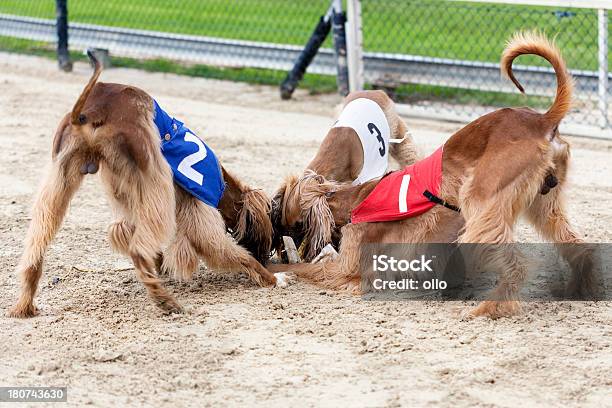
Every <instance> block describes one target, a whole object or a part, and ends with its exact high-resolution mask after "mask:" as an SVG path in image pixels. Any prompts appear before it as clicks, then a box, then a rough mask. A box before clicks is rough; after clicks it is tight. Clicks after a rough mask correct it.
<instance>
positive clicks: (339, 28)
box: [332, 0, 349, 96]
mask: <svg viewBox="0 0 612 408" xmlns="http://www.w3.org/2000/svg"><path fill="white" fill-rule="evenodd" d="M332 8H333V14H332V33H333V35H334V49H335V51H336V68H337V74H336V83H337V84H338V93H340V95H342V96H346V95H348V93H349V78H348V66H347V59H346V32H345V30H344V25H345V23H346V14H344V12H343V11H342V0H332Z"/></svg>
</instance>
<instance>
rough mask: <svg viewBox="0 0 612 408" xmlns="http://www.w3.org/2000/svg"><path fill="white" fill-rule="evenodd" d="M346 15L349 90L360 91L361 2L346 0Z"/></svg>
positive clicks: (361, 84)
mask: <svg viewBox="0 0 612 408" xmlns="http://www.w3.org/2000/svg"><path fill="white" fill-rule="evenodd" d="M346 8H347V13H348V24H347V25H348V28H347V34H348V38H347V40H348V41H347V48H348V70H349V89H350V91H351V92H355V91H361V90H363V87H364V82H365V81H364V68H363V31H362V25H361V0H347V4H346Z"/></svg>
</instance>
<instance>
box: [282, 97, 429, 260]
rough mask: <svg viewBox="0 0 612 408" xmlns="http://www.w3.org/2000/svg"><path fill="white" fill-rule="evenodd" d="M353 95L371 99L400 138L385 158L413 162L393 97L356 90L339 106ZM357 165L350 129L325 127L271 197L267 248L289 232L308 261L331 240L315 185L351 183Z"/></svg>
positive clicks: (359, 158)
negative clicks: (302, 163) (314, 147)
mask: <svg viewBox="0 0 612 408" xmlns="http://www.w3.org/2000/svg"><path fill="white" fill-rule="evenodd" d="M359 98H367V99H370V100H373V101H374V102H376V103H377V104H378V105H379V106H380V107H381V109H382V110H383V112H384V114H385V116H386V118H387V122H388V123H389V127H390V130H391V138H393V139H404V140H403V141H402V142H401V143H391V144H390V146H389V154H390V155H391V157H393V158H394V159H395V160H396V161H397V162H398V163H399V164H400V166H402V167H405V166H408V165H410V164H412V163H414V162H415V161H416V160H417V158H418V152H417V150H416V147H415V145H414V143H413V141H412V138H411V136H410V134H409V133H408V131H407V127H406V124H405V123H404V121H403V120H402V119H401V118H400V117H399V115H398V114H397V112H396V111H395V105H394V103H393V101H392V100H391V99H390V98H389V97H388V96H387V95H386V94H385V93H384V92H383V91H361V92H353V93H351V94H350V95H348V96H347V97H346V98H345V100H344V102H343V106H346V105H347V104H348V103H350V102H352V101H353V100H355V99H359ZM339 152H341V153H340V154H339ZM362 166H363V148H362V146H361V142H360V141H359V138H358V136H357V134H356V133H355V131H354V130H353V129H351V128H345V127H340V128H331V129H330V130H329V132H328V133H327V136H326V137H325V139H324V140H323V142H322V143H321V146H320V147H319V150H318V151H317V154H316V156H315V157H314V158H313V159H312V161H311V162H310V163H309V164H308V166H306V169H305V170H304V172H303V174H302V175H301V176H299V177H295V176H293V177H288V178H286V179H285V181H284V183H283V184H282V185H281V186H280V188H279V189H278V190H277V192H276V193H275V195H274V198H273V199H272V215H271V218H272V223H273V226H274V237H275V238H274V243H273V247H275V248H277V251H278V248H279V246H280V244H281V238H282V236H283V235H289V236H291V237H292V238H293V239H294V240H295V241H297V242H300V241H303V257H304V259H306V260H310V259H312V258H314V257H315V256H316V255H317V254H318V253H319V251H320V250H321V249H322V248H323V247H324V246H325V245H327V244H328V243H330V242H332V241H337V237H339V230H338V229H337V228H336V226H335V225H334V222H333V218H332V217H331V213H330V210H329V208H328V206H327V201H326V200H325V198H321V196H320V194H317V189H318V187H317V184H319V183H321V182H322V181H323V180H324V179H325V180H328V181H333V182H335V183H338V184H342V183H351V182H352V181H353V180H355V178H357V176H358V175H359V173H360V171H361V168H362ZM311 190H312V192H309V191H311ZM333 237H336V239H333Z"/></svg>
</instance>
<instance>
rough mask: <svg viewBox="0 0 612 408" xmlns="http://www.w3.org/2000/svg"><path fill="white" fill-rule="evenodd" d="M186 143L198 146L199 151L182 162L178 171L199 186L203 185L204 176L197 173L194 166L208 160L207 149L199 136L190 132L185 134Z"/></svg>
mask: <svg viewBox="0 0 612 408" xmlns="http://www.w3.org/2000/svg"><path fill="white" fill-rule="evenodd" d="M185 141H186V142H191V143H195V144H196V145H198V151H197V152H195V153H192V154H190V155H189V156H187V157H185V158H184V159H183V160H181V162H180V163H179V165H178V167H177V169H178V171H180V172H181V173H182V174H184V175H185V177H187V178H188V179H190V180H192V181H193V182H195V183H198V184H199V185H202V183H203V182H204V176H202V174H201V173H199V172H198V171H196V170H195V169H194V168H193V166H194V165H195V164H197V163H199V162H201V161H202V160H204V159H205V158H206V147H205V146H204V143H202V141H201V140H200V139H199V138H198V137H197V136H195V135H194V134H191V133H189V132H187V133H185Z"/></svg>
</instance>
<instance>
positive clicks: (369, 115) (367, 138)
mask: <svg viewBox="0 0 612 408" xmlns="http://www.w3.org/2000/svg"><path fill="white" fill-rule="evenodd" d="M333 127H335V128H336V127H348V128H351V129H353V130H354V131H355V132H356V133H357V135H358V136H359V140H361V146H362V147H363V167H362V168H361V172H360V173H359V175H358V176H357V178H356V179H355V180H354V181H353V185H359V184H362V183H365V182H366V181H369V180H372V179H375V178H378V177H382V176H383V175H384V174H385V172H386V171H387V167H388V165H389V138H390V136H391V130H390V129H389V123H388V122H387V118H386V116H385V113H384V112H383V110H382V109H381V107H380V106H378V104H377V103H376V102H374V101H373V100H371V99H366V98H359V99H355V100H354V101H351V102H349V103H348V104H347V105H346V106H345V107H344V109H343V110H342V113H341V114H340V117H339V118H338V120H337V121H336V123H335V124H334V126H333Z"/></svg>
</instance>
